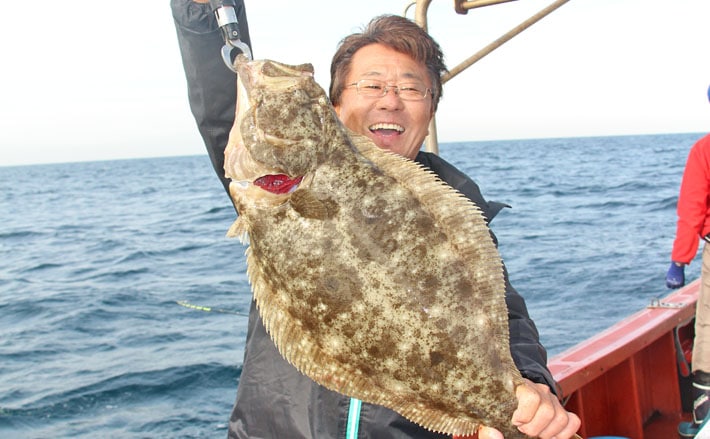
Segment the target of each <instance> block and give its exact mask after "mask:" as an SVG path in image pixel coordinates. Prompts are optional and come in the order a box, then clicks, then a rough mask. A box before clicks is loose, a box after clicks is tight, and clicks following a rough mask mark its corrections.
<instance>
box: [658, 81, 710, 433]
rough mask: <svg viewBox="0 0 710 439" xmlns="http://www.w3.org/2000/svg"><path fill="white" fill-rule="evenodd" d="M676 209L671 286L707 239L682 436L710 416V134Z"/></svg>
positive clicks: (689, 169)
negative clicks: (688, 413) (689, 404)
mask: <svg viewBox="0 0 710 439" xmlns="http://www.w3.org/2000/svg"><path fill="white" fill-rule="evenodd" d="M708 100H709V101H710V88H708ZM677 210H678V224H677V228H676V236H675V240H674V242H673V251H672V253H671V265H670V267H669V268H668V272H667V273H666V286H667V287H668V288H679V287H682V286H683V285H685V266H686V265H688V264H689V263H690V261H691V260H693V258H695V255H696V253H697V252H698V243H699V238H700V239H703V240H705V241H706V242H705V245H704V246H703V262H702V269H701V276H700V277H701V287H700V295H699V297H698V303H697V308H696V311H695V340H694V343H693V361H692V370H693V422H682V423H681V424H680V425H679V427H678V432H679V433H680V435H681V437H695V435H696V434H697V433H698V431H699V430H700V428H702V426H703V425H704V424H705V423H707V421H708V419H710V134H708V135H706V136H705V137H703V138H702V139H700V140H698V141H697V142H696V143H695V145H693V147H692V148H691V150H690V153H689V154H688V160H687V162H686V164H685V170H684V171H683V180H682V182H681V184H680V195H679V197H678V208H677Z"/></svg>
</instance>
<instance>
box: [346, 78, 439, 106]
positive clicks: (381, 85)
mask: <svg viewBox="0 0 710 439" xmlns="http://www.w3.org/2000/svg"><path fill="white" fill-rule="evenodd" d="M347 86H348V87H353V86H355V89H356V90H357V94H359V95H360V96H365V97H368V98H381V97H383V96H385V95H386V94H387V91H388V90H393V91H394V93H395V94H396V95H397V96H399V98H400V99H402V100H403V101H421V100H423V99H424V98H426V97H427V95H430V96H433V93H432V91H431V89H428V88H426V87H424V85H423V84H421V83H419V82H403V83H401V84H397V85H387V83H385V82H384V81H380V80H378V79H361V80H359V81H357V82H353V83H352V84H348V85H347Z"/></svg>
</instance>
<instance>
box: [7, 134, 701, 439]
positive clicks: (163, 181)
mask: <svg viewBox="0 0 710 439" xmlns="http://www.w3.org/2000/svg"><path fill="white" fill-rule="evenodd" d="M699 137H701V134H673V135H648V136H623V137H590V138H565V139H536V140H516V141H491V142H465V143H450V144H443V145H441V151H440V153H441V155H442V156H443V157H444V158H445V159H447V160H449V161H451V162H452V163H454V164H455V165H457V166H458V167H459V168H460V169H461V170H463V171H464V172H466V173H467V174H468V175H470V176H471V177H473V178H474V179H475V180H476V181H477V182H478V183H479V185H480V186H481V189H482V192H483V194H484V196H485V197H486V198H488V199H490V200H496V201H501V202H505V203H508V204H510V205H512V208H511V209H505V210H503V211H502V212H501V213H500V214H499V215H498V216H497V217H496V218H495V219H494V221H493V222H492V224H491V225H492V228H493V230H494V232H495V233H496V235H497V236H498V239H499V242H500V251H501V254H502V256H503V258H504V260H505V262H506V265H507V267H508V270H509V272H510V278H511V281H512V283H513V285H514V286H515V287H516V288H517V289H518V290H519V291H520V292H521V294H523V295H524V296H525V297H526V300H527V303H528V308H529V310H530V314H531V315H532V317H533V318H534V319H535V321H536V323H537V325H538V329H539V331H540V334H541V338H542V341H543V343H544V344H545V345H546V346H547V348H548V351H549V353H550V354H551V355H554V354H555V353H559V352H561V351H563V350H564V349H566V348H569V347H571V346H573V345H574V344H576V343H578V342H580V341H582V340H584V339H585V338H587V337H589V336H591V335H593V334H594V333H596V332H597V331H599V330H602V329H604V328H606V327H608V326H610V325H612V324H614V323H615V322H617V321H618V320H619V319H621V318H623V317H625V316H627V315H630V314H632V313H634V312H635V311H637V310H638V309H640V308H642V307H644V306H645V305H647V304H648V303H649V302H650V301H651V300H652V299H653V298H656V297H662V296H664V295H666V294H668V290H667V289H666V288H665V286H664V277H665V270H666V268H667V266H668V264H669V257H670V256H669V255H670V249H671V245H672V241H673V235H674V233H675V220H676V217H675V203H676V199H677V193H678V187H679V184H680V179H681V176H682V171H683V166H684V164H685V159H686V157H687V153H688V150H689V149H690V147H691V146H692V144H693V143H694V142H695V140H697V139H698V138H699ZM234 218H235V214H234V210H233V208H232V207H231V204H230V203H229V201H228V199H227V196H226V194H225V192H224V190H223V189H222V187H221V185H220V184H219V182H218V180H217V178H216V176H215V175H214V172H213V171H212V168H211V165H210V164H209V160H208V159H207V157H206V156H195V157H177V158H158V159H140V160H122V161H107V162H92V163H70V164H56V165H36V166H21V167H0V437H2V438H9V439H13V438H23V439H39V438H42V439H44V438H49V437H52V438H156V437H171V438H224V437H226V429H227V420H228V416H229V413H230V410H231V406H232V403H233V401H234V397H235V395H236V388H237V385H238V382H239V374H240V370H241V363H242V357H243V347H244V338H245V336H246V317H245V315H246V313H247V312H248V309H249V304H250V300H251V299H250V290H249V285H248V282H247V279H246V275H245V261H244V256H243V254H244V247H243V246H242V245H241V244H240V243H239V242H238V241H236V240H230V239H227V238H225V231H226V230H227V228H228V227H229V226H230V224H231V222H232V221H233V220H234ZM686 274H687V277H688V279H689V280H692V279H694V278H697V277H698V275H699V263H698V262H697V260H696V261H694V263H693V264H691V266H690V267H689V268H688V269H687V270H686ZM181 301H185V302H186V303H187V304H191V305H195V306H202V307H209V308H210V310H209V311H208V310H198V309H194V308H190V307H188V306H184V305H181V304H180V303H179V302H181Z"/></svg>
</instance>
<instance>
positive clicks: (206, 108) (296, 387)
mask: <svg viewBox="0 0 710 439" xmlns="http://www.w3.org/2000/svg"><path fill="white" fill-rule="evenodd" d="M236 3H237V19H238V22H239V27H240V34H241V35H240V36H241V39H242V41H244V42H245V43H247V44H249V45H250V46H251V41H250V38H249V30H248V26H247V20H246V11H245V9H244V4H243V2H242V1H241V0H237V1H236ZM171 7H172V12H173V18H174V20H175V26H176V30H177V36H178V43H179V46H180V52H181V56H182V60H183V66H184V69H185V75H186V78H187V85H188V98H189V102H190V108H191V110H192V113H193V116H194V117H195V120H196V122H197V127H198V129H199V131H200V134H201V136H202V138H203V140H204V142H205V145H206V147H207V151H208V154H209V156H210V159H211V161H212V165H213V167H214V169H215V172H216V173H217V175H218V176H219V177H220V179H221V180H222V184H223V185H224V187H225V189H227V187H228V184H229V182H228V180H227V179H225V178H224V170H223V166H224V148H225V146H226V144H227V137H228V135H229V130H230V129H231V127H232V124H233V122H234V109H235V99H236V90H235V77H234V73H233V72H232V71H230V70H229V69H227V67H226V66H225V65H224V62H223V61H222V58H221V53H220V48H221V47H222V45H223V44H224V42H223V40H222V36H221V34H220V32H219V30H218V28H217V24H216V20H215V19H214V17H213V15H212V13H211V11H210V8H209V5H201V4H196V3H194V2H192V0H171ZM252 52H254V50H253V48H252ZM416 161H417V162H419V163H421V164H423V165H425V166H427V167H428V168H430V169H431V170H432V171H434V172H435V173H436V174H437V175H439V177H440V178H441V179H442V180H444V181H445V182H447V183H448V184H449V185H451V186H452V187H454V188H455V189H457V190H458V191H460V192H461V193H463V194H464V195H466V196H467V197H468V198H469V199H471V200H472V201H473V202H474V203H476V205H478V206H479V207H480V208H481V210H482V211H483V214H484V216H485V217H486V219H487V221H489V222H490V220H492V219H493V217H494V216H495V215H496V214H497V213H498V211H499V210H500V209H501V208H502V207H503V206H504V205H502V204H500V203H495V202H487V201H486V200H485V199H484V198H483V196H482V195H481V191H480V189H479V188H478V185H477V184H476V183H474V182H473V181H472V180H471V179H470V178H468V177H467V176H466V175H465V174H463V173H462V172H460V171H459V170H457V169H456V168H455V167H454V166H452V165H451V164H449V163H447V162H446V161H445V160H443V159H442V158H440V157H438V156H436V155H434V154H430V153H426V152H420V153H419V154H418V156H417V158H416ZM493 238H494V240H495V236H494V237H493ZM505 282H506V302H507V305H508V316H509V328H510V348H511V354H512V356H513V360H514V361H515V364H516V365H517V367H518V369H520V371H521V373H522V374H523V376H524V377H526V378H528V379H530V380H532V381H534V382H538V383H545V384H547V385H548V386H550V388H551V389H552V391H553V392H554V391H555V390H556V388H555V383H554V380H553V378H552V375H551V374H550V372H549V370H548V369H547V367H546V363H547V354H546V352H545V349H544V348H543V346H542V345H541V344H540V341H539V335H538V332H537V329H536V327H535V324H534V322H533V321H532V320H531V319H530V316H529V315H528V311H527V307H526V305H525V300H524V299H523V298H522V296H520V294H518V292H517V291H516V290H515V289H514V288H513V287H512V285H510V282H509V281H508V273H507V271H506V272H505ZM349 406H350V398H348V397H346V396H344V395H340V394H338V393H336V392H333V391H330V390H328V389H325V388H324V387H322V386H320V385H318V384H316V383H315V382H313V381H312V380H310V379H309V378H307V377H306V376H304V375H302V374H301V373H299V372H298V371H297V370H296V369H295V368H294V367H293V366H291V365H290V364H288V363H287V362H286V361H285V360H284V359H283V358H282V357H281V355H280V354H279V353H278V351H277V350H276V347H275V345H274V343H273V342H272V341H271V338H270V337H269V335H268V334H267V333H266V330H265V329H264V325H263V324H262V321H261V318H260V317H259V315H258V312H257V310H256V306H255V305H254V303H253V302H252V306H251V310H250V313H249V323H248V332H247V340H246V346H245V352H244V364H243V367H242V373H241V376H240V379H239V385H238V388H237V400H236V403H235V405H234V409H233V411H232V414H231V416H230V420H229V438H268V439H274V438H289V439H296V438H318V439H320V438H345V432H346V428H347V417H348V410H349ZM358 437H359V438H377V439H388V438H392V439H394V438H442V437H447V436H443V435H440V434H436V433H432V432H430V431H427V430H425V429H423V428H421V427H419V426H417V425H415V424H414V423H412V422H410V421H408V420H407V419H405V418H403V417H402V416H400V415H398V414H397V413H395V412H393V411H392V410H389V409H387V408H385V407H381V406H375V405H371V404H362V408H361V411H360V419H359V434H358Z"/></svg>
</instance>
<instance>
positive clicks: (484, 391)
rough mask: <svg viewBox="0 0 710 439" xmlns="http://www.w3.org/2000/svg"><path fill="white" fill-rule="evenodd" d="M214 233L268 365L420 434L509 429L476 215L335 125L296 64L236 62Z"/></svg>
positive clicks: (498, 316) (499, 302)
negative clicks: (271, 359) (221, 210)
mask: <svg viewBox="0 0 710 439" xmlns="http://www.w3.org/2000/svg"><path fill="white" fill-rule="evenodd" d="M237 71H238V85H237V90H238V105H237V113H236V120H235V123H234V126H233V128H232V131H231V133H230V137H229V144H228V146H227V149H226V152H225V171H226V176H227V177H228V178H231V180H232V182H231V185H230V193H231V196H232V200H233V202H234V204H235V206H236V208H237V210H238V213H239V216H238V218H237V220H236V221H235V223H234V224H233V225H232V227H231V228H230V230H229V232H228V235H230V236H238V237H241V238H242V239H243V240H244V241H245V242H248V243H249V247H248V249H247V264H248V269H247V271H248V276H249V279H250V282H251V285H252V290H253V294H254V298H255V300H256V304H257V306H258V310H259V313H260V315H261V317H262V319H263V321H264V325H265V327H266V329H267V331H268V333H269V335H270V336H271V338H272V339H273V341H274V343H275V344H276V346H277V348H278V350H279V352H280V353H281V355H282V356H283V357H284V358H285V359H286V360H287V361H288V362H290V363H291V364H292V365H293V366H295V367H296V368H297V369H298V370H299V371H300V372H301V373H303V374H305V375H306V376H308V377H310V378H311V379H312V380H314V381H315V382H317V383H319V384H321V385H323V386H325V387H327V388H329V389H332V390H334V391H336V392H339V393H342V394H345V395H348V396H351V397H355V398H358V399H361V400H362V401H365V402H369V403H373V404H378V405H383V406H386V407H388V408H391V409H392V410H395V411H396V412H398V413H400V414H401V415H402V416H404V417H406V418H408V419H410V420H412V421H413V422H415V423H417V424H419V425H421V426H423V427H424V428H427V429H429V430H432V431H436V432H441V433H445V434H453V435H472V434H474V433H475V432H476V431H477V429H478V428H479V426H480V425H486V426H492V427H494V428H497V429H498V430H501V431H502V432H503V433H504V434H505V436H506V437H509V438H516V437H525V436H524V435H523V434H522V433H520V432H519V431H518V430H517V429H516V428H515V427H514V426H513V425H512V424H511V422H510V419H511V416H512V413H513V411H514V410H515V408H516V406H517V400H516V398H515V388H516V386H517V385H519V384H520V383H522V382H523V379H522V377H521V375H520V373H519V371H518V370H517V369H516V367H515V365H514V363H513V360H512V358H511V355H510V347H509V333H508V313H507V307H506V304H505V298H504V294H505V285H504V278H503V267H502V262H501V258H500V256H499V254H498V251H497V249H496V247H495V245H494V243H493V241H492V238H491V236H490V232H489V230H488V228H487V226H486V222H485V221H484V218H483V216H482V213H481V211H480V209H479V208H478V207H477V206H476V205H474V204H473V203H472V202H470V201H469V200H468V199H467V198H465V197H464V196H463V195H461V194H460V193H458V192H457V191H455V190H454V189H452V188H451V187H450V186H448V185H446V184H445V183H443V182H442V181H440V180H439V179H438V178H437V177H436V176H435V175H434V174H433V173H431V172H430V171H428V170H426V169H425V168H423V167H421V166H420V165H418V164H416V163H415V162H413V161H411V160H408V159H405V158H402V157H400V156H397V155H395V154H392V153H390V152H386V151H384V150H381V149H380V148H378V147H377V146H376V145H374V144H373V143H372V142H371V141H370V140H369V139H367V138H365V137H363V136H359V135H356V134H354V133H352V132H349V131H348V130H347V128H345V127H344V126H343V125H342V123H341V122H340V121H339V120H338V118H337V116H336V114H335V112H334V110H333V108H332V106H331V105H330V102H329V100H328V98H327V96H326V94H325V92H324V91H323V89H322V88H321V87H320V86H319V85H318V84H317V83H316V82H315V80H314V78H313V68H312V66H311V65H310V64H304V65H300V66H290V65H285V64H281V63H278V62H275V61H270V60H258V61H248V60H247V59H245V58H243V57H242V58H241V59H239V60H238V61H237Z"/></svg>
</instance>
